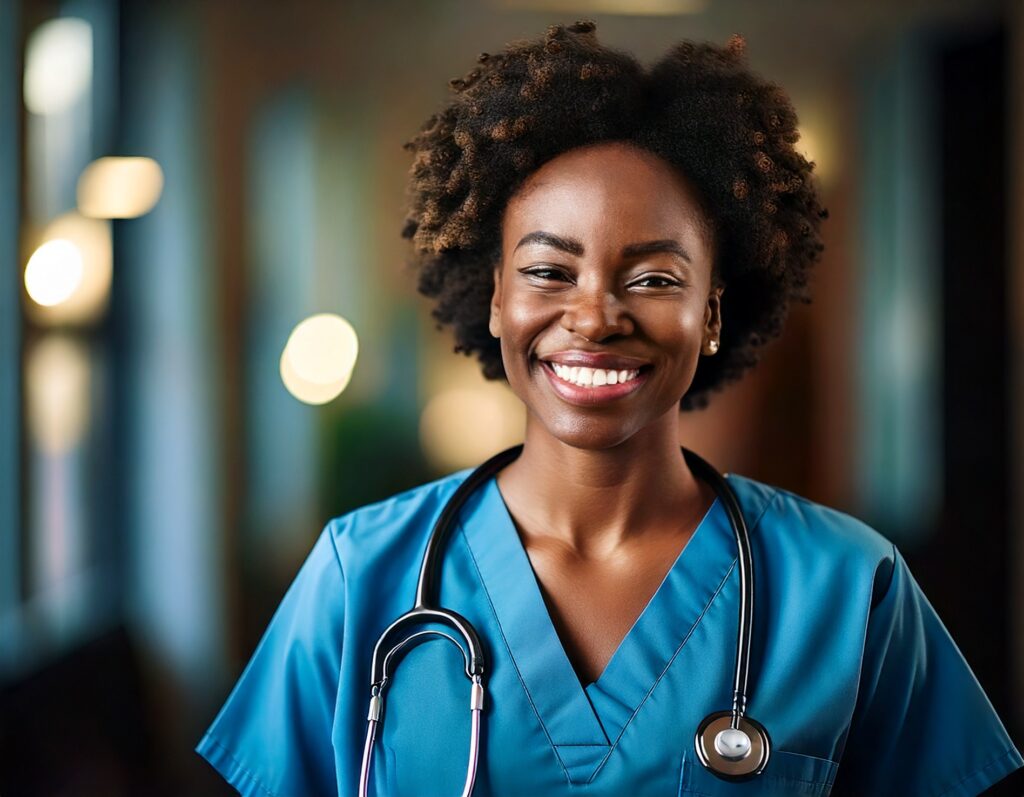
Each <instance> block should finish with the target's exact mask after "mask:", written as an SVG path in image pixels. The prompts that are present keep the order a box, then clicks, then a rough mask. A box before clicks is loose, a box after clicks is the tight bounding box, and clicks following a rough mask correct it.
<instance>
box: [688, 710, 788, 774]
mask: <svg viewBox="0 0 1024 797" xmlns="http://www.w3.org/2000/svg"><path fill="white" fill-rule="evenodd" d="M732 716H733V715H732V712H731V711H718V712H716V713H714V714H709V715H708V716H707V717H706V718H705V719H704V721H703V722H702V723H701V724H700V727H699V728H697V736H696V738H695V739H694V743H695V746H696V748H697V756H698V758H700V762H701V763H702V764H703V765H704V766H705V767H707V768H708V769H709V770H711V772H712V773H713V774H715V775H717V776H718V777H720V778H724V779H725V780H746V779H747V778H752V777H754V776H755V775H760V774H761V772H763V771H764V768H765V767H766V766H767V765H768V756H769V755H771V740H770V739H769V738H768V732H767V731H766V730H765V729H764V726H762V725H761V723H759V722H757V721H756V720H752V719H749V718H747V717H740V720H739V723H738V727H737V728H733V727H732Z"/></svg>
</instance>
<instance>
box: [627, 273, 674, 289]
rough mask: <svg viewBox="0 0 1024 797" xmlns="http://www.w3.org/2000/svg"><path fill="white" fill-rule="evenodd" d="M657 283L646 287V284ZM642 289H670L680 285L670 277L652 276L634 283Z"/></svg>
mask: <svg viewBox="0 0 1024 797" xmlns="http://www.w3.org/2000/svg"><path fill="white" fill-rule="evenodd" d="M645 282H646V283H651V282H653V283H655V284H653V285H644V283H645ZM633 284H634V285H636V286H638V287H640V288H669V287H673V286H676V285H678V284H679V283H678V282H676V281H675V280H672V279H669V278H668V277H660V276H657V275H651V276H650V277H644V278H643V279H640V280H637V281H636V282H634V283H633Z"/></svg>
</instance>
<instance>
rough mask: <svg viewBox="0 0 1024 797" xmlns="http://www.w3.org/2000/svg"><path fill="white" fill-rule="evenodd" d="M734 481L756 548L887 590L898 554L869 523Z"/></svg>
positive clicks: (778, 490) (752, 482) (768, 487)
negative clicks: (856, 577)
mask: <svg viewBox="0 0 1024 797" xmlns="http://www.w3.org/2000/svg"><path fill="white" fill-rule="evenodd" d="M728 480H729V484H731V485H732V487H733V489H734V490H735V492H736V495H737V498H738V499H739V501H740V505H741V507H743V509H744V514H745V515H747V516H748V520H747V522H748V524H753V525H752V526H751V540H752V542H753V544H754V545H755V546H756V547H761V548H762V549H764V550H765V551H766V552H768V553H769V554H771V555H772V558H773V559H779V558H784V559H785V560H786V561H787V562H788V563H790V564H791V565H793V566H795V567H801V568H804V569H812V570H814V571H819V570H820V569H821V568H825V567H831V568H836V570H835V571H834V572H837V573H838V572H839V571H845V572H846V573H847V574H851V575H852V573H851V571H859V572H860V574H861V575H862V576H864V577H868V578H870V579H871V580H872V581H877V582H879V586H881V587H884V586H885V585H886V584H887V582H888V578H889V577H890V576H891V573H892V568H893V565H894V563H895V561H896V557H897V552H896V548H895V546H894V545H893V543H892V542H891V541H890V540H888V539H887V538H886V537H885V536H884V535H883V534H881V533H880V532H879V531H877V530H876V529H874V528H873V527H871V526H870V525H868V524H867V523H865V522H864V521H863V520H861V519H859V518H857V517H855V516H854V515H851V514H849V513H847V512H843V511H841V510H839V509H836V508H833V507H830V506H826V505H825V504H820V503H818V502H816V501H812V500H811V499H809V498H806V497H804V496H802V495H798V494H797V493H794V492H792V491H790V490H786V489H784V488H782V487H778V486H776V485H772V484H768V483H765V482H761V481H758V480H756V479H752V478H750V477H748V476H742V475H740V474H736V473H730V474H729V478H728ZM751 516H752V517H751ZM775 554H778V556H776V555H775Z"/></svg>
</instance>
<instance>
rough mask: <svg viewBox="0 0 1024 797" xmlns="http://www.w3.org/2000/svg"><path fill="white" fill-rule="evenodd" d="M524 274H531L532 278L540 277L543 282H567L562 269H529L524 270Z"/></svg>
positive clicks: (540, 267)
mask: <svg viewBox="0 0 1024 797" xmlns="http://www.w3.org/2000/svg"><path fill="white" fill-rule="evenodd" d="M522 273H523V274H529V275H530V276H531V277H538V278H539V279H542V280H548V279H555V280H563V281H564V280H565V279H566V275H565V272H563V271H562V270H561V269H557V268H551V267H550V266H537V267H535V268H527V269H523V270H522Z"/></svg>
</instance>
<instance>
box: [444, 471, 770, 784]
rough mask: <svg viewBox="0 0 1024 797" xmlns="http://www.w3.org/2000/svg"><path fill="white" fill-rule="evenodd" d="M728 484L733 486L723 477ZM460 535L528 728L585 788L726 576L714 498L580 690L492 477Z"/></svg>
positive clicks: (731, 550)
mask: <svg viewBox="0 0 1024 797" xmlns="http://www.w3.org/2000/svg"><path fill="white" fill-rule="evenodd" d="M730 483H733V484H734V486H735V483H734V481H733V480H732V478H731V477H730ZM748 523H750V521H749V520H748ZM460 525H461V528H462V532H463V534H464V535H465V538H466V541H467V543H468V544H469V546H470V548H471V550H472V552H473V556H474V558H475V559H476V562H477V567H478V568H479V572H480V577H481V579H482V581H483V586H484V588H485V589H486V591H487V593H488V595H489V597H490V601H491V605H492V606H493V607H494V612H495V615H496V619H497V621H498V623H499V625H500V626H501V629H502V632H503V634H504V638H505V642H506V644H507V646H508V649H509V653H510V655H511V656H512V659H513V660H514V662H515V665H516V669H517V670H518V672H519V675H520V678H521V680H522V682H523V686H524V688H525V689H526V691H527V693H528V695H529V697H530V699H531V702H532V703H533V705H534V708H535V710H536V711H537V714H538V718H539V719H540V722H541V723H542V725H543V726H544V728H545V730H546V732H547V734H548V736H549V738H550V740H551V743H552V744H553V745H554V746H555V749H556V752H557V753H558V755H559V758H560V760H561V761H562V763H563V765H564V766H565V768H566V771H567V773H568V775H569V778H570V780H571V781H572V782H575V783H581V782H586V781H587V780H588V779H589V778H590V777H592V776H593V774H594V773H595V772H596V770H597V768H598V767H599V766H600V764H601V762H602V761H603V760H604V759H605V758H606V757H607V755H608V753H609V752H610V750H611V749H612V748H613V747H614V746H615V744H616V743H617V741H618V739H619V736H620V735H621V734H622V731H623V730H624V729H625V727H626V725H627V724H628V723H629V721H630V720H631V719H632V717H633V716H634V715H635V714H636V712H637V711H638V710H639V708H640V706H641V705H642V703H643V701H644V700H645V698H646V696H647V695H649V694H650V693H651V691H652V690H653V689H654V687H655V686H656V685H657V682H658V681H659V679H660V678H661V677H662V675H663V674H664V673H665V671H666V670H667V668H668V666H669V665H670V664H671V663H672V660H673V659H674V657H675V656H676V655H677V654H678V652H679V651H680V650H681V649H682V647H683V646H684V645H685V644H686V641H687V640H688V639H689V637H690V634H691V633H692V631H693V629H694V628H695V627H696V625H697V623H698V622H699V621H700V619H701V617H702V616H703V614H704V612H705V611H706V610H707V608H708V607H709V606H710V604H711V602H712V601H713V600H714V598H715V596H716V595H717V594H718V592H719V591H720V590H721V588H722V586H723V585H724V583H725V581H726V580H727V579H728V577H729V575H730V573H731V572H732V568H733V566H734V564H735V561H736V546H735V541H734V537H733V533H732V527H731V526H730V524H729V519H728V515H727V514H726V512H725V509H724V507H723V506H722V500H721V498H720V497H718V496H716V497H715V501H714V502H713V503H712V505H711V506H710V507H709V509H708V510H707V512H706V513H705V514H704V517H703V518H702V519H701V521H700V523H699V524H698V525H697V528H696V529H695V530H694V533H693V535H692V536H691V538H690V540H689V541H688V542H687V544H686V545H685V546H684V547H683V549H682V550H681V551H680V552H679V555H678V556H677V557H676V560H675V561H674V562H673V564H672V567H671V568H669V570H668V573H667V574H666V575H665V577H664V579H663V580H662V582H661V584H660V585H659V587H658V589H657V590H656V592H655V593H654V595H653V596H652V597H651V599H650V601H649V602H648V604H647V605H646V606H645V607H644V610H643V611H642V612H641V614H640V615H639V617H638V618H637V620H636V621H635V622H634V624H633V626H632V627H631V628H630V630H629V631H628V632H627V633H626V635H625V637H624V638H623V639H622V641H621V642H620V644H619V646H618V648H617V649H616V651H615V653H614V654H613V655H612V658H611V659H610V660H609V661H608V663H607V665H606V667H605V669H604V672H603V673H602V674H601V676H600V678H598V680H597V681H595V682H594V683H592V684H590V685H588V686H587V687H586V688H584V687H583V685H582V684H581V683H580V680H579V677H578V676H577V675H576V671H575V670H574V669H573V667H572V664H571V662H570V661H569V658H568V656H567V655H566V653H565V649H564V647H563V645H562V642H561V639H560V637H559V636H558V632H557V631H556V629H555V626H554V624H553V623H552V621H551V616H550V614H549V613H548V609H547V605H546V604H545V602H544V598H543V595H542V593H541V589H540V586H539V584H538V582H537V579H536V575H535V574H534V572H533V568H532V566H531V564H530V560H529V557H528V555H527V553H526V551H525V550H524V548H523V545H522V541H521V540H520V538H519V534H518V532H517V531H516V527H515V524H514V522H513V520H512V517H511V515H510V513H509V511H508V507H507V505H506V504H505V501H504V498H503V497H502V495H501V492H500V490H499V488H498V484H497V479H496V478H495V477H494V476H492V477H491V478H490V479H488V480H487V481H486V482H485V483H484V484H483V485H481V486H480V488H479V489H478V490H477V491H476V492H475V493H474V494H473V495H472V496H470V499H469V500H468V501H467V502H466V505H465V506H464V507H463V510H462V512H461V515H460ZM751 528H752V525H751Z"/></svg>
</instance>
